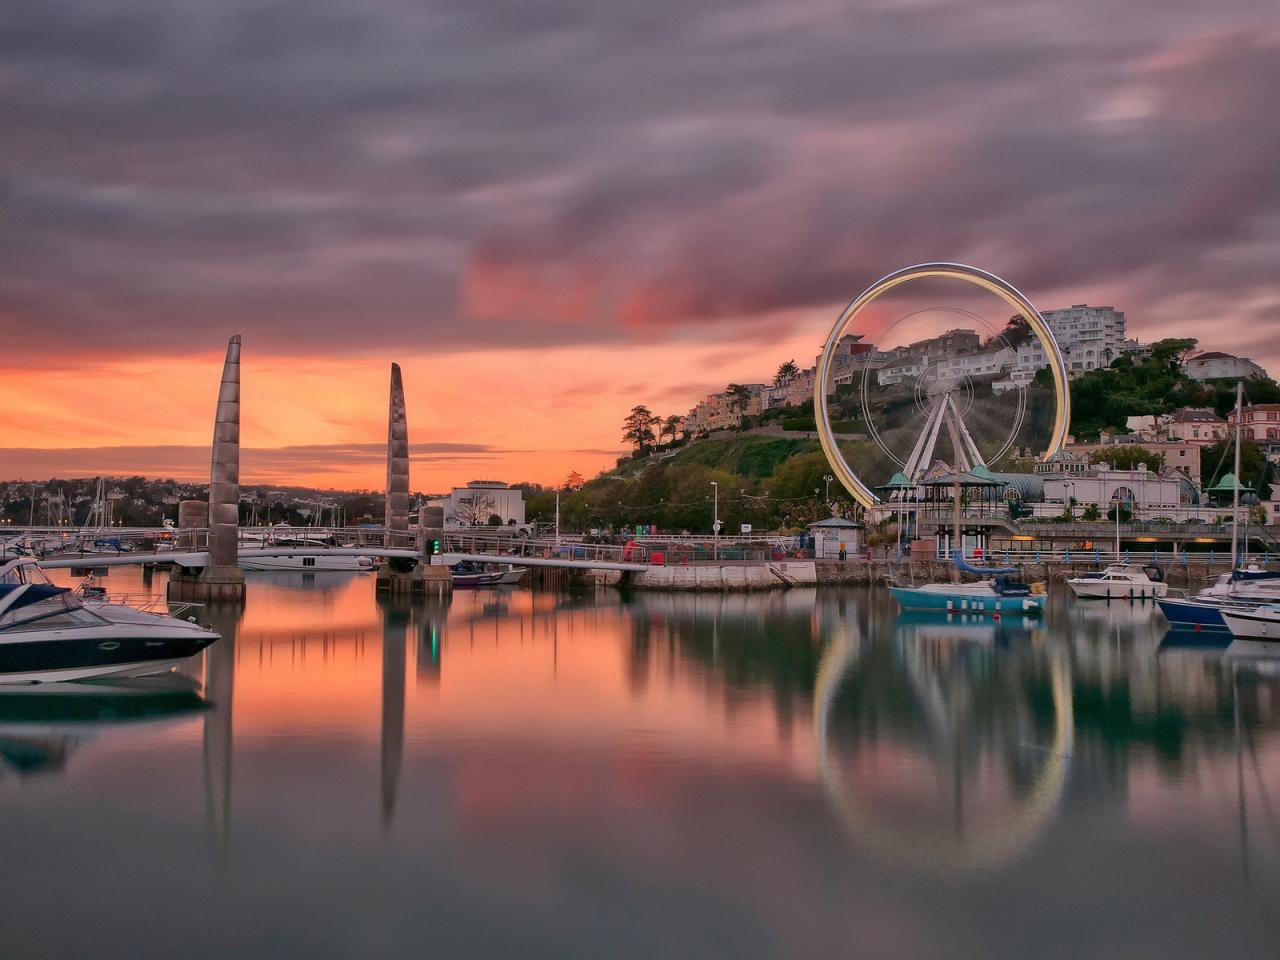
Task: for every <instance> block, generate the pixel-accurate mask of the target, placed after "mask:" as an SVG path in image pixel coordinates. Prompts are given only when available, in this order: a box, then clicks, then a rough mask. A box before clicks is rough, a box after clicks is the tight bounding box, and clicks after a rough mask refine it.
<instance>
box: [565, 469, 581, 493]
mask: <svg viewBox="0 0 1280 960" xmlns="http://www.w3.org/2000/svg"><path fill="white" fill-rule="evenodd" d="M584 482H585V481H584V480H583V479H582V474H580V473H579V472H578V471H577V470H571V471H569V476H567V477H565V480H564V488H565V489H566V490H577V489H578V488H579V487H581V486H582V484H583V483H584Z"/></svg>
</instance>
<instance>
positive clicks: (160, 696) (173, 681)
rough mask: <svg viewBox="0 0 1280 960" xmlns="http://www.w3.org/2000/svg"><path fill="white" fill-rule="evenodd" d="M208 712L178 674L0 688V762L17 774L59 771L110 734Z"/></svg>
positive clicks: (196, 686)
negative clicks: (101, 736) (96, 739)
mask: <svg viewBox="0 0 1280 960" xmlns="http://www.w3.org/2000/svg"><path fill="white" fill-rule="evenodd" d="M207 707H208V703H207V702H206V701H205V699H204V698H203V697H202V696H201V695H200V693H199V684H197V683H196V682H195V681H193V680H191V679H190V678H189V677H184V676H181V675H179V674H169V675H166V676H161V677H138V678H120V679H115V678H112V679H107V680H83V681H78V682H74V683H70V682H68V683H41V684H32V685H28V686H5V687H0V759H3V761H4V764H5V765H6V766H7V767H8V768H9V769H11V770H13V771H14V772H16V773H19V774H30V773H36V772H46V771H51V770H59V769H61V768H62V767H64V766H65V765H66V762H67V760H68V758H69V757H70V756H71V754H72V753H73V752H74V751H75V750H76V749H77V748H78V747H79V746H80V745H81V744H83V743H85V742H87V741H89V740H92V739H93V738H94V737H96V736H98V735H99V734H101V733H102V732H104V731H106V730H108V729H113V728H117V727H130V728H132V727H137V726H148V727H149V726H151V725H153V724H157V723H163V722H166V721H170V720H177V719H182V718H186V717H188V716H191V715H193V714H195V713H198V712H200V711H202V710H205V709H206V708H207Z"/></svg>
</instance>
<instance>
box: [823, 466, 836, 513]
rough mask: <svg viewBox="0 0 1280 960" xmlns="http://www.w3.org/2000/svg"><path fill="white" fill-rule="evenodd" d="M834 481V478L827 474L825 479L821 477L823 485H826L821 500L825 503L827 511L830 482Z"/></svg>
mask: <svg viewBox="0 0 1280 960" xmlns="http://www.w3.org/2000/svg"><path fill="white" fill-rule="evenodd" d="M834 479H835V477H833V476H832V475H831V474H829V473H828V474H827V475H826V476H825V477H823V478H822V481H823V483H825V484H826V490H825V492H824V494H823V499H824V500H825V501H826V503H827V509H828V510H829V509H831V481H832V480H834Z"/></svg>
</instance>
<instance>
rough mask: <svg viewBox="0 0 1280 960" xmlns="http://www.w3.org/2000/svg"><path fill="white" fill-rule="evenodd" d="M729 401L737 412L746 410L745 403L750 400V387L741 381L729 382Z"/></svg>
mask: <svg viewBox="0 0 1280 960" xmlns="http://www.w3.org/2000/svg"><path fill="white" fill-rule="evenodd" d="M728 393H729V403H730V404H731V405H732V406H733V409H735V410H737V411H738V412H739V413H744V412H746V409H747V404H749V403H750V402H751V388H750V387H748V386H746V385H745V384H741V383H731V384H729V390H728Z"/></svg>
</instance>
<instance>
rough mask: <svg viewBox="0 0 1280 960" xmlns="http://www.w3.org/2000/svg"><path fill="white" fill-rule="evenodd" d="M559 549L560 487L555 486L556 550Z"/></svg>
mask: <svg viewBox="0 0 1280 960" xmlns="http://www.w3.org/2000/svg"><path fill="white" fill-rule="evenodd" d="M559 550H560V488H559V487H556V551H557V552H558V551H559Z"/></svg>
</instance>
